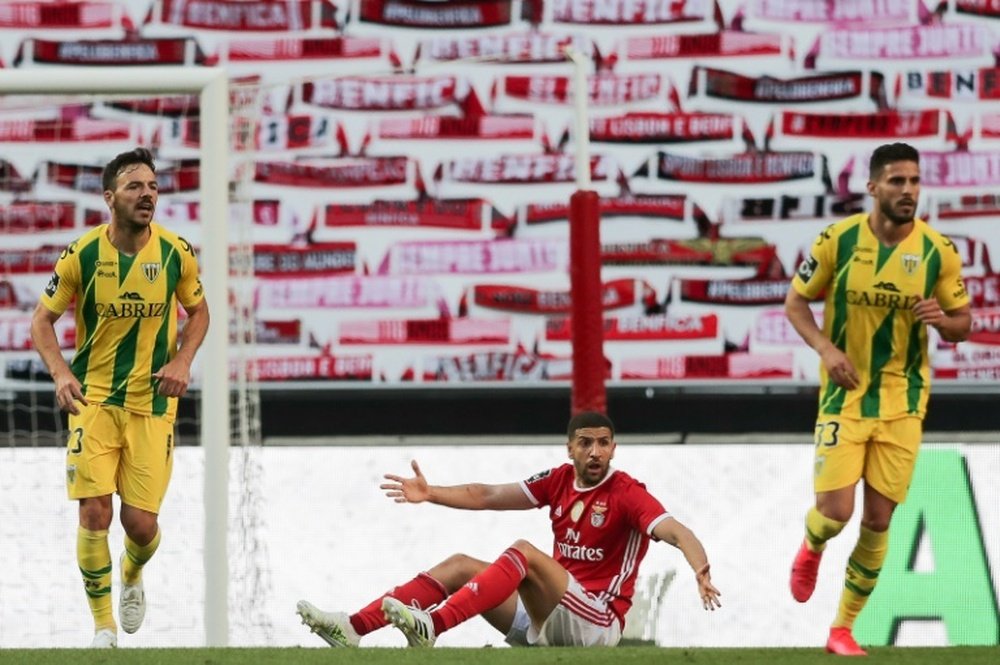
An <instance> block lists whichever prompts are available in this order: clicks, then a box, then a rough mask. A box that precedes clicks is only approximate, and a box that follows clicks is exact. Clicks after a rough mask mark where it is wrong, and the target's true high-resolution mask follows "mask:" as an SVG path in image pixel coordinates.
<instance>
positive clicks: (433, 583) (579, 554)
mask: <svg viewBox="0 0 1000 665" xmlns="http://www.w3.org/2000/svg"><path fill="white" fill-rule="evenodd" d="M567 434H568V437H569V440H568V442H567V446H566V447H567V452H568V453H569V458H570V460H571V462H572V463H570V464H563V465H562V466H559V467H556V468H554V469H548V470H545V471H542V472H541V473H538V474H536V475H534V476H532V477H531V478H528V479H527V480H525V481H522V482H517V483H508V484H501V485H483V484H466V485H456V486H450V487H442V486H435V485H429V484H428V483H427V480H426V479H425V478H424V475H423V474H422V473H421V472H420V467H419V466H418V465H417V463H416V462H413V464H412V466H413V472H414V474H415V475H414V477H412V478H403V477H401V476H396V475H392V474H386V476H385V478H386V480H387V481H388V482H387V483H384V484H383V485H381V488H382V489H384V490H385V491H386V495H387V496H389V497H390V498H392V499H394V500H395V501H396V502H397V503H421V502H424V501H429V502H431V503H436V504H439V505H442V506H448V507H451V508H461V509H466V510H527V509H529V508H540V507H542V506H547V507H548V509H549V518H550V519H551V520H552V534H553V537H554V546H553V548H552V555H551V556H550V555H549V554H547V553H545V552H543V551H542V550H539V549H537V548H536V547H534V546H533V545H532V544H531V543H529V542H527V541H525V540H517V541H515V542H514V543H513V544H512V545H511V546H510V547H509V548H508V549H507V550H505V551H504V552H503V553H502V554H501V555H500V557H499V558H498V559H497V560H496V561H494V562H493V563H487V562H485V561H480V560H478V559H474V558H472V557H469V556H466V555H464V554H456V555H453V556H451V557H449V558H448V559H446V560H445V561H443V562H441V563H439V564H438V565H436V566H434V567H433V568H431V569H430V570H428V571H426V572H422V573H419V574H418V575H417V576H416V577H414V578H413V579H411V580H410V581H408V582H406V583H404V584H402V585H400V586H398V587H396V588H395V589H393V590H391V591H389V592H388V593H387V594H385V595H383V596H380V597H378V598H376V599H375V600H373V601H372V602H370V603H369V604H368V605H366V606H365V607H363V608H361V609H360V610H358V611H357V612H356V613H354V614H351V615H348V614H346V613H343V612H324V611H321V610H319V609H317V608H316V607H315V606H313V605H312V604H310V603H308V602H306V601H300V602H299V604H298V613H299V615H300V616H301V617H302V622H303V623H304V624H306V625H308V626H309V627H310V628H311V629H312V631H313V632H314V633H317V634H318V635H319V636H320V637H321V638H323V639H324V640H326V642H328V643H329V644H330V645H332V646H338V647H347V646H357V645H358V643H359V641H360V639H361V637H362V636H363V635H367V634H368V633H370V632H372V631H374V630H377V629H379V628H382V627H383V626H386V625H388V624H389V623H392V624H393V625H395V626H396V627H397V628H399V629H400V630H401V631H402V632H403V634H404V635H405V636H406V639H407V642H408V643H409V644H410V646H416V647H430V646H433V645H434V642H435V640H436V639H437V637H438V636H439V635H441V633H443V632H445V631H447V630H450V629H451V628H454V627H455V626H457V625H458V624H460V623H462V622H463V621H466V620H468V619H469V618H471V617H473V616H476V615H477V614H481V615H482V616H483V618H485V619H486V620H487V621H488V622H489V623H490V625H492V626H493V627H494V628H496V629H497V630H499V631H500V632H501V633H503V634H505V635H506V641H507V642H508V643H510V644H512V645H536V644H537V645H549V646H615V645H616V644H617V643H618V641H619V640H620V639H621V635H622V631H623V629H624V623H625V614H626V612H627V611H628V609H629V607H630V606H631V604H632V594H633V592H634V587H635V580H636V575H637V573H638V570H639V564H640V563H641V562H642V559H643V557H644V556H645V555H646V550H647V549H648V547H649V541H650V540H662V541H665V542H667V543H670V544H671V545H673V546H674V547H677V548H679V549H680V550H681V552H683V553H684V556H685V558H687V561H688V563H689V564H690V565H691V568H692V569H693V570H694V571H695V579H696V580H697V583H698V591H699V593H700V595H701V599H702V603H703V605H704V607H705V609H710V610H714V609H715V608H716V607H720V606H721V605H720V603H719V595H720V594H719V591H718V589H716V588H715V587H714V586H713V585H712V580H711V575H710V574H709V564H708V558H707V557H706V555H705V550H704V548H703V547H702V545H701V542H700V541H699V540H698V538H697V537H695V535H694V534H693V533H692V532H691V531H690V530H689V529H688V528H687V527H685V526H684V525H683V524H681V523H680V522H679V521H678V520H676V519H675V518H673V517H672V516H671V515H670V513H668V512H667V511H666V510H665V509H664V508H663V505H662V504H661V503H660V502H659V501H657V500H656V499H655V498H654V497H653V496H652V495H650V494H649V492H647V491H646V488H645V486H643V485H642V484H641V483H639V482H638V481H636V480H634V479H633V478H632V477H630V476H628V475H627V474H625V473H623V472H621V471H617V470H615V469H612V468H611V460H612V458H613V457H614V453H615V445H616V444H615V440H614V435H615V431H614V425H613V424H612V422H611V420H610V419H608V418H607V417H606V416H604V415H602V414H599V413H594V412H584V413H580V414H578V415H576V416H574V417H573V418H572V419H571V420H570V421H569V425H568V428H567ZM445 600H447V601H448V602H447V603H444V601H445Z"/></svg>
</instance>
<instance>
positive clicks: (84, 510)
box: [80, 497, 114, 531]
mask: <svg viewBox="0 0 1000 665" xmlns="http://www.w3.org/2000/svg"><path fill="white" fill-rule="evenodd" d="M102 499H103V497H94V498H92V499H83V500H82V501H80V526H82V527H83V528H85V529H89V530H91V531H103V530H105V529H108V528H109V527H110V526H111V518H112V516H113V510H114V509H113V508H112V506H111V501H110V497H109V500H108V501H103V500H102Z"/></svg>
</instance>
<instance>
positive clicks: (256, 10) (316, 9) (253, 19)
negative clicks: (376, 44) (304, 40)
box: [146, 0, 339, 32]
mask: <svg viewBox="0 0 1000 665" xmlns="http://www.w3.org/2000/svg"><path fill="white" fill-rule="evenodd" d="M335 13H336V8H335V7H334V6H333V3H332V2H330V0H159V2H155V3H153V5H152V7H150V10H149V14H148V15H147V16H146V23H147V24H149V23H166V24H169V25H180V26H184V27H186V28H193V29H195V30H230V31H233V32H243V31H251V30H252V31H255V32H263V31H271V32H303V31H305V30H312V29H316V28H337V27H339V26H337V21H336V17H335Z"/></svg>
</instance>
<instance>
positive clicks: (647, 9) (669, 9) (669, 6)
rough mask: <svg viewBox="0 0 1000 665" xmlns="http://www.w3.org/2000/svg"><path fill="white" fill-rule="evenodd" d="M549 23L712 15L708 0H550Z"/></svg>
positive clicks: (696, 18)
mask: <svg viewBox="0 0 1000 665" xmlns="http://www.w3.org/2000/svg"><path fill="white" fill-rule="evenodd" d="M550 1H551V4H552V22H553V23H571V24H574V25H662V24H665V23H687V22H690V21H702V20H704V19H705V18H707V17H710V16H711V15H712V3H711V2H709V0H681V1H680V2H677V1H673V2H662V1H659V0H550Z"/></svg>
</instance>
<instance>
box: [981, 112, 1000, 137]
mask: <svg viewBox="0 0 1000 665" xmlns="http://www.w3.org/2000/svg"><path fill="white" fill-rule="evenodd" d="M979 136H980V137H981V138H984V139H996V138H1000V113H982V114H980V116H979Z"/></svg>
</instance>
